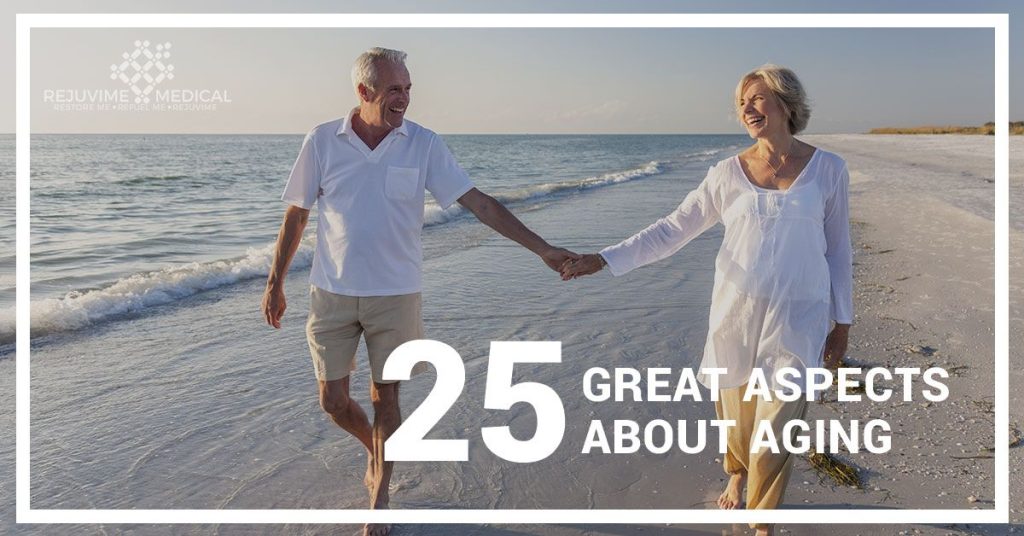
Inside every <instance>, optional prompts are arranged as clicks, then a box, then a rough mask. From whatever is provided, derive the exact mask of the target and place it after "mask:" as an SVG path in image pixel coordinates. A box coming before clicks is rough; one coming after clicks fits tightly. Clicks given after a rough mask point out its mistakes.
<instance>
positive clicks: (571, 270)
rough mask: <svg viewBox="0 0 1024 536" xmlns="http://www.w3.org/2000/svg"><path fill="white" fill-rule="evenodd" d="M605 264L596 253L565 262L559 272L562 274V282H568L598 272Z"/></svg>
mask: <svg viewBox="0 0 1024 536" xmlns="http://www.w3.org/2000/svg"><path fill="white" fill-rule="evenodd" d="M605 264H606V263H605V261H604V257H602V256H600V255H598V254H597V253H588V254H586V255H584V256H583V257H581V258H579V259H577V260H572V261H566V262H565V263H563V264H562V269H561V270H559V271H560V272H561V273H562V281H568V280H570V279H576V278H577V277H580V276H584V275H590V274H593V273H597V272H600V271H601V268H604V265H605Z"/></svg>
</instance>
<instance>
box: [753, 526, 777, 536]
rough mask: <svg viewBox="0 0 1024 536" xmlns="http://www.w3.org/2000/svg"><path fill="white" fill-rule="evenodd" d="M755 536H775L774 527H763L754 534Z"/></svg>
mask: <svg viewBox="0 0 1024 536" xmlns="http://www.w3.org/2000/svg"><path fill="white" fill-rule="evenodd" d="M756 534H757V536H775V525H765V526H764V527H760V528H758V529H757V532H756Z"/></svg>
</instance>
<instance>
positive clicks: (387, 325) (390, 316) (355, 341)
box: [306, 286, 427, 383]
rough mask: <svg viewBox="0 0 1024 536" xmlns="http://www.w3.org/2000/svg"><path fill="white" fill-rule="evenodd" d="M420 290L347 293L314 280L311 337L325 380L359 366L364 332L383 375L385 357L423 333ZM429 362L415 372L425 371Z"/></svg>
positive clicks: (375, 370) (374, 368) (373, 365)
mask: <svg viewBox="0 0 1024 536" xmlns="http://www.w3.org/2000/svg"><path fill="white" fill-rule="evenodd" d="M420 311H421V298H420V294H419V293H418V292H417V293H416V294H403V295H401V296H368V297H356V296H343V295H341V294H333V293H331V292H327V291H326V290H323V289H321V288H318V287H315V286H311V288H310V293H309V320H308V321H307V322H306V340H307V341H308V342H309V351H310V353H311V354H312V356H313V369H314V371H315V372H316V378H317V379H318V380H321V381H331V380H340V379H341V378H344V377H346V376H348V375H349V374H350V373H351V372H352V371H354V370H355V369H356V349H357V348H358V347H359V336H360V335H362V336H363V337H364V338H365V339H366V350H367V354H368V355H369V359H370V373H371V375H372V377H373V381H375V382H377V383H394V381H387V382H385V381H381V375H382V374H381V373H382V372H383V370H384V362H385V361H387V358H388V356H389V355H391V352H392V351H394V349H395V348H398V347H399V346H400V345H401V344H402V343H404V342H407V341H411V340H415V339H422V338H423V318H422V316H421V313H420ZM426 369H427V364H426V363H425V362H422V363H417V364H416V366H415V367H413V371H412V375H416V374H419V373H421V372H424V371H425V370H426Z"/></svg>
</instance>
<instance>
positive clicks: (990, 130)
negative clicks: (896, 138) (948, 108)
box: [868, 121, 1024, 136]
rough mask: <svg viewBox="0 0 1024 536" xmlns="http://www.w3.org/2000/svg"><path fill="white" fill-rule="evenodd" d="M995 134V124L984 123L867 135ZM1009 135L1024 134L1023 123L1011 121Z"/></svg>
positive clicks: (878, 131)
mask: <svg viewBox="0 0 1024 536" xmlns="http://www.w3.org/2000/svg"><path fill="white" fill-rule="evenodd" d="M995 133H996V124H995V123H991V122H989V123H985V124H984V125H982V126H980V127H962V126H922V127H884V128H873V129H871V131H869V132H868V134H984V135H988V136H991V135H994V134H995ZM1010 134H1011V135H1022V134H1024V121H1011V122H1010Z"/></svg>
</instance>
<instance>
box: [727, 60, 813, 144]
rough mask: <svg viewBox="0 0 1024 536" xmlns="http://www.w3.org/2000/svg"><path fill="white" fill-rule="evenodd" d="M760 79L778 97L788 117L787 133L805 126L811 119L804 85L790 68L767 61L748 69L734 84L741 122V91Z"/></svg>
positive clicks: (741, 121)
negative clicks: (737, 82) (750, 69)
mask: <svg viewBox="0 0 1024 536" xmlns="http://www.w3.org/2000/svg"><path fill="white" fill-rule="evenodd" d="M756 80H760V81H762V82H764V83H765V85H766V86H768V89H770V90H771V92H772V94H774V95H775V98H777V99H779V103H780V104H781V105H782V109H783V111H785V112H786V115H787V116H788V117H789V133H790V134H796V133H798V132H800V131H802V130H803V129H805V128H807V122H808V121H810V119H811V104H810V102H809V101H808V99H807V93H806V92H805V91H804V85H803V84H801V83H800V79H799V78H797V77H796V73H794V72H793V71H792V70H790V69H787V68H785V67H781V66H779V65H773V64H771V63H767V64H765V65H762V66H760V67H758V68H757V69H754V70H753V71H750V72H749V73H747V74H745V75H743V78H740V83H739V84H737V85H736V100H735V103H734V104H735V105H736V117H737V119H739V121H740V123H741V124H742V123H743V109H742V108H741V107H740V99H741V98H743V91H744V90H745V89H746V88H747V86H749V85H750V84H752V83H753V82H754V81H756Z"/></svg>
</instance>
